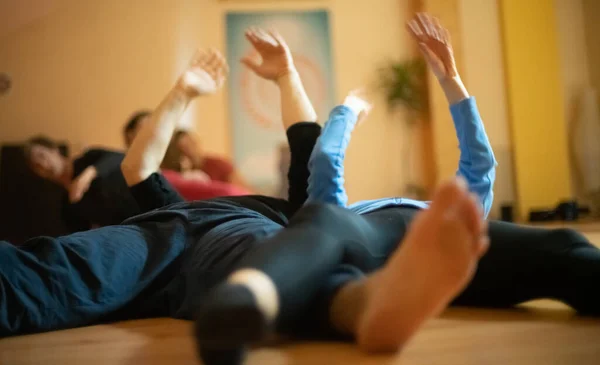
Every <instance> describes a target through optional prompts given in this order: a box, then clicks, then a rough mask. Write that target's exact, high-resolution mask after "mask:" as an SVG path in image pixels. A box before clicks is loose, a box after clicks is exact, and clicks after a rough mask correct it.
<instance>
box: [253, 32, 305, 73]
mask: <svg viewBox="0 0 600 365" xmlns="http://www.w3.org/2000/svg"><path fill="white" fill-rule="evenodd" d="M245 35H246V39H247V40H248V41H249V42H250V43H251V44H252V46H253V47H254V49H255V50H256V52H258V54H259V55H260V57H261V58H262V61H261V62H260V63H259V62H257V61H256V60H254V59H253V58H252V57H250V56H247V57H244V58H243V59H242V60H241V62H242V63H243V64H244V65H246V66H247V67H248V68H249V69H251V70H252V71H254V73H256V74H257V75H258V76H260V77H262V78H263V79H267V80H271V81H276V80H277V79H279V78H280V77H282V76H284V75H287V74H288V73H290V72H292V71H293V70H294V69H295V68H294V60H293V58H292V53H291V52H290V49H289V47H288V46H287V44H286V43H285V40H284V39H283V37H281V35H279V33H277V32H275V31H269V32H266V31H264V30H262V29H259V28H251V29H249V30H247V31H246V34H245Z"/></svg>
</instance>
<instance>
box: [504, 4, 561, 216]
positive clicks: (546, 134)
mask: <svg viewBox="0 0 600 365" xmlns="http://www.w3.org/2000/svg"><path fill="white" fill-rule="evenodd" d="M500 4H501V11H502V16H501V19H502V21H501V24H502V29H503V40H504V56H505V61H506V62H505V65H506V74H507V90H508V103H509V111H510V122H511V134H512V141H513V147H514V151H515V155H514V156H515V159H514V161H515V173H516V184H515V187H516V193H517V196H518V201H519V212H520V215H521V217H522V218H525V217H526V214H527V213H528V212H529V210H530V209H532V208H537V207H552V206H554V205H555V204H556V203H557V202H558V201H559V200H562V199H566V198H570V197H571V195H572V191H571V181H570V179H571V169H570V165H569V159H568V149H567V135H566V125H565V120H564V118H565V117H564V116H565V114H564V113H565V109H564V97H563V95H564V91H563V84H562V78H561V65H560V58H559V41H558V35H557V24H556V12H557V9H556V8H555V4H554V1H548V0H529V1H521V0H501V1H500Z"/></svg>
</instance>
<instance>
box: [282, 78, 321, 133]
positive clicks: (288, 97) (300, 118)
mask: <svg viewBox="0 0 600 365" xmlns="http://www.w3.org/2000/svg"><path fill="white" fill-rule="evenodd" d="M277 85H278V86H279V91H280V93H281V117H282V120H283V126H284V128H285V130H288V129H289V128H290V127H291V126H292V125H294V124H296V123H298V122H316V121H317V113H316V112H315V109H314V108H313V105H312V103H311V102H310V99H309V98H308V95H307V94H306V91H305V90H304V85H302V80H301V79H300V75H299V74H298V72H297V71H295V70H294V71H292V72H289V73H287V74H286V75H284V76H282V77H280V78H279V79H278V80H277Z"/></svg>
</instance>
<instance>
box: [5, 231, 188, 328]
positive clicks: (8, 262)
mask: <svg viewBox="0 0 600 365" xmlns="http://www.w3.org/2000/svg"><path fill="white" fill-rule="evenodd" d="M183 227H184V226H183V225H176V224H172V225H170V226H168V225H166V224H162V225H160V226H159V225H158V224H155V223H148V224H140V225H138V226H134V225H127V226H109V227H105V228H101V229H96V230H92V231H87V232H81V233H76V234H72V235H69V236H64V237H59V238H50V237H39V238H35V239H32V240H30V241H28V242H27V243H26V244H25V245H24V246H22V247H16V246H13V245H11V244H10V243H8V242H0V336H8V335H16V334H22V333H28V332H42V331H50V330H57V329H63V328H70V327H77V326H83V325H88V324H91V323H94V322H98V321H102V320H105V319H107V318H108V317H109V316H110V315H111V314H113V313H114V312H116V311H117V310H122V309H123V308H124V306H125V305H126V304H127V303H129V302H130V301H131V300H133V299H134V298H135V297H136V296H137V295H138V294H140V293H141V292H142V291H143V290H144V289H147V288H148V287H149V286H150V285H151V284H152V283H153V281H154V280H155V279H157V278H159V276H161V275H164V274H166V273H165V272H164V270H165V269H166V268H167V267H168V266H169V265H170V264H171V263H173V262H174V261H175V259H176V258H177V257H178V256H179V255H180V253H181V252H182V250H183V248H184V245H185V241H186V240H185V232H184V231H183ZM138 309H139V308H138ZM133 313H136V312H133Z"/></svg>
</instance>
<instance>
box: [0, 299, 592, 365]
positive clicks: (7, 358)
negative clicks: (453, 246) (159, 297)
mask: <svg viewBox="0 0 600 365" xmlns="http://www.w3.org/2000/svg"><path fill="white" fill-rule="evenodd" d="M550 304H551V303H550V302H544V301H541V302H537V303H534V304H533V305H530V306H529V307H527V308H524V309H519V310H515V311H486V310H473V309H451V310H449V311H447V312H446V313H445V314H444V316H442V317H441V318H438V319H435V320H433V321H431V322H430V323H428V324H427V325H426V327H425V328H424V329H423V330H422V331H421V332H420V333H419V334H418V335H417V336H416V337H415V338H414V340H413V341H412V342H411V343H410V344H409V345H408V346H407V347H406V348H405V349H404V351H403V352H402V353H400V354H397V355H385V356H369V355H366V354H363V353H361V352H359V351H358V350H357V349H356V348H355V347H354V346H353V345H351V344H345V343H333V344H327V343H294V344H287V345H281V346H278V347H276V348H271V349H258V350H255V351H253V352H252V354H251V355H250V357H249V359H248V362H247V364H250V365H259V364H261V365H284V364H285V365H291V364H311V365H312V364H314V365H321V364H322V365H335V364H356V365H379V364H398V365H428V364H443V365H471V364H473V365H475V364H478V365H479V364H486V365H496V364H497V365H506V364H511V365H534V364H546V365H563V364H564V365H571V364H578V365H588V364H589V365H597V364H598V363H599V359H600V320H597V319H584V318H579V317H576V316H575V315H574V313H573V312H572V311H569V310H565V309H564V308H562V307H561V306H557V305H550ZM531 306H533V307H537V308H539V307H542V308H543V309H537V308H534V309H531ZM0 362H1V364H3V365H4V364H6V365H42V364H44V365H55V364H56V365H74V364H85V365H100V364H102V365H125V364H132V365H133V364H147V365H162V364H178V365H186V364H199V362H198V361H197V360H196V357H195V352H194V345H193V339H192V337H191V335H190V328H189V323H188V322H185V321H177V320H172V319H152V320H142V321H131V322H124V323H119V324H115V325H103V326H94V327H87V328H81V329H74V330H69V331H60V332H53V333H46V334H39V335H32V336H23V337H16V338H8V339H4V340H1V341H0Z"/></svg>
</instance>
